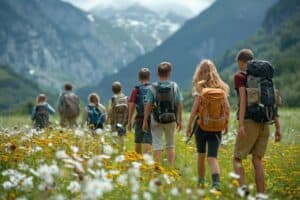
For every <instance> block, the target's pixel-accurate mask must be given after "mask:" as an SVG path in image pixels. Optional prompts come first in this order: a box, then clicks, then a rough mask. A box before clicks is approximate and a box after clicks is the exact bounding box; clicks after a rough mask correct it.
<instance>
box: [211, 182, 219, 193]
mask: <svg viewBox="0 0 300 200" xmlns="http://www.w3.org/2000/svg"><path fill="white" fill-rule="evenodd" d="M212 189H215V190H217V191H219V192H220V191H221V187H220V183H214V184H213V185H212Z"/></svg>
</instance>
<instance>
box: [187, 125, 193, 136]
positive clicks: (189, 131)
mask: <svg viewBox="0 0 300 200" xmlns="http://www.w3.org/2000/svg"><path fill="white" fill-rule="evenodd" d="M191 135H192V128H191V126H188V127H187V129H186V136H187V137H191Z"/></svg>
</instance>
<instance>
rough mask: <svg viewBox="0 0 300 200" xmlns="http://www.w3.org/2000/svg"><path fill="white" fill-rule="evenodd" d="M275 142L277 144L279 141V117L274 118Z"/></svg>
mask: <svg viewBox="0 0 300 200" xmlns="http://www.w3.org/2000/svg"><path fill="white" fill-rule="evenodd" d="M274 121H275V142H279V141H280V140H281V129H280V121H279V117H275V119H274Z"/></svg>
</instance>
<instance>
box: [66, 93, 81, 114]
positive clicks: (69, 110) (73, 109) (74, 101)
mask: <svg viewBox="0 0 300 200" xmlns="http://www.w3.org/2000/svg"><path fill="white" fill-rule="evenodd" d="M79 112H80V107H79V98H78V97H77V96H76V95H75V94H74V93H64V94H63V102H62V113H63V116H64V117H67V118H75V117H78V115H79Z"/></svg>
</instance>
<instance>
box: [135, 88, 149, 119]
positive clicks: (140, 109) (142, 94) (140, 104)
mask: <svg viewBox="0 0 300 200" xmlns="http://www.w3.org/2000/svg"><path fill="white" fill-rule="evenodd" d="M150 87H151V85H150V84H144V85H139V86H136V87H135V88H136V89H137V90H138V92H137V98H136V112H137V116H139V117H143V116H144V105H145V98H146V94H147V92H148V90H149V89H150Z"/></svg>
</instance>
